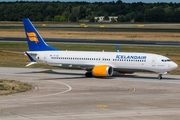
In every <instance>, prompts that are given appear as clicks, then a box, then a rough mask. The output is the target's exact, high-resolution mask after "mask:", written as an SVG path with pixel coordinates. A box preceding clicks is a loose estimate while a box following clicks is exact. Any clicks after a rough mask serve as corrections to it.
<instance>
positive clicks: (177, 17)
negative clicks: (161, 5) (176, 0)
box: [174, 7, 180, 22]
mask: <svg viewBox="0 0 180 120" xmlns="http://www.w3.org/2000/svg"><path fill="white" fill-rule="evenodd" d="M179 13H180V7H179V8H176V9H175V10H174V21H175V22H180V14H179Z"/></svg>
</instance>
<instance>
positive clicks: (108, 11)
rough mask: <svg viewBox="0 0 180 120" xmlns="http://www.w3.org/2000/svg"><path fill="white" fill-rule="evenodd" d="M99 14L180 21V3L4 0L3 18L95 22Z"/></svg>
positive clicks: (126, 19)
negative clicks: (11, 0)
mask: <svg viewBox="0 0 180 120" xmlns="http://www.w3.org/2000/svg"><path fill="white" fill-rule="evenodd" d="M95 16H96V17H97V16H105V17H106V18H107V17H108V16H118V22H130V21H132V20H133V21H135V22H180V3H142V2H137V3H124V2H122V1H121V0H118V1H117V2H114V1H112V2H94V3H89V2H28V1H27V2H23V1H19V2H18V1H17V2H0V21H22V18H29V19H30V20H32V21H59V22H77V21H79V20H89V21H90V22H95V21H94V17H95ZM112 21H113V20H112ZM114 22H116V21H114Z"/></svg>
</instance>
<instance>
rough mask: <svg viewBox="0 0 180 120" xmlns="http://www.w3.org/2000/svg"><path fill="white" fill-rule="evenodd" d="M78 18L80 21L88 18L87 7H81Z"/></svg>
mask: <svg viewBox="0 0 180 120" xmlns="http://www.w3.org/2000/svg"><path fill="white" fill-rule="evenodd" d="M77 17H78V19H79V20H81V19H83V18H85V17H86V6H84V5H83V6H80V7H79V11H78V14H77Z"/></svg>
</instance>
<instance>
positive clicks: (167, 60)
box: [161, 59, 171, 62]
mask: <svg viewBox="0 0 180 120" xmlns="http://www.w3.org/2000/svg"><path fill="white" fill-rule="evenodd" d="M161 61H162V62H170V61H171V60H170V59H166V60H165V59H162V60H161Z"/></svg>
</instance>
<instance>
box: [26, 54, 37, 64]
mask: <svg viewBox="0 0 180 120" xmlns="http://www.w3.org/2000/svg"><path fill="white" fill-rule="evenodd" d="M25 53H26V55H27V56H28V57H29V59H30V60H31V63H29V64H27V65H26V67H28V66H30V65H33V64H35V63H37V62H36V61H35V60H34V59H33V58H32V57H31V56H30V55H29V54H28V53H27V52H25Z"/></svg>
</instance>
